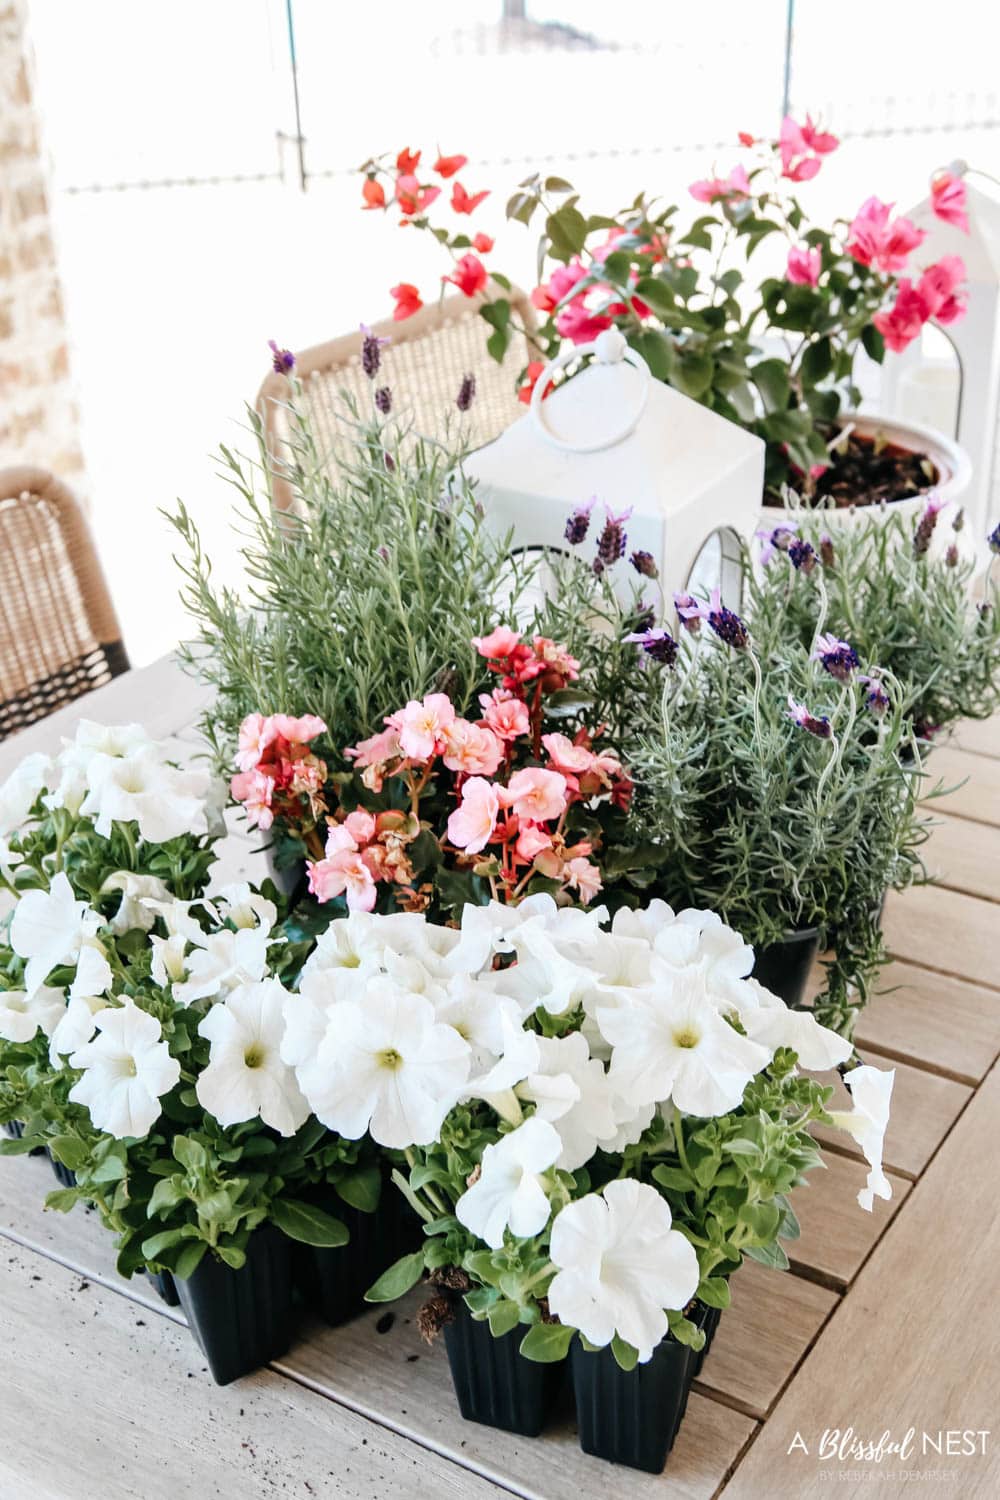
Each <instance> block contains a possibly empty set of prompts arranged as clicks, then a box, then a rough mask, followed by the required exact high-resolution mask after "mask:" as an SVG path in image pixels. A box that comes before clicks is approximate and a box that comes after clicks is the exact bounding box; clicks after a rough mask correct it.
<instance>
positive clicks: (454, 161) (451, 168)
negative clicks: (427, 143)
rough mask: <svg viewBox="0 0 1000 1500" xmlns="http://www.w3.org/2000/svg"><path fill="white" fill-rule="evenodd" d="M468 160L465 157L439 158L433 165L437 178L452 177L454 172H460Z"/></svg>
mask: <svg viewBox="0 0 1000 1500" xmlns="http://www.w3.org/2000/svg"><path fill="white" fill-rule="evenodd" d="M468 160H469V158H468V157H467V156H439V157H438V159H437V161H436V162H435V163H434V170H435V172H436V173H437V174H438V176H439V177H454V175H455V173H456V172H461V170H462V168H463V167H464V166H465V164H466V162H467V161H468Z"/></svg>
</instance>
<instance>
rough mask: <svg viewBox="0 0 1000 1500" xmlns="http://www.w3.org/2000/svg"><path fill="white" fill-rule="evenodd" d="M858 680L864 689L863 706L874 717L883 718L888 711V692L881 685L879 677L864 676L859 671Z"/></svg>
mask: <svg viewBox="0 0 1000 1500" xmlns="http://www.w3.org/2000/svg"><path fill="white" fill-rule="evenodd" d="M858 681H859V682H860V683H861V684H862V685H863V687H864V689H865V707H866V708H867V710H868V712H869V713H870V714H873V715H874V716H875V718H876V719H883V718H885V715H886V714H887V713H888V712H889V709H890V707H891V705H890V703H889V694H888V693H887V692H886V690H885V688H884V687H883V686H882V683H881V681H880V680H879V678H877V677H865V676H864V675H862V674H861V673H859V674H858Z"/></svg>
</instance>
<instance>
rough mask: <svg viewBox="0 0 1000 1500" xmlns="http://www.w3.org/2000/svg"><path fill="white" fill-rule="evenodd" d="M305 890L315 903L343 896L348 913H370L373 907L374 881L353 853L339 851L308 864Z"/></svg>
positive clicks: (359, 856)
mask: <svg viewBox="0 0 1000 1500" xmlns="http://www.w3.org/2000/svg"><path fill="white" fill-rule="evenodd" d="M309 889H310V891H311V892H312V894H313V895H314V896H315V897H316V900H317V901H332V900H333V899H334V897H335V896H343V895H345V894H346V896H347V906H348V910H349V911H371V909H372V907H373V906H374V905H375V897H376V891H375V881H374V880H373V879H372V873H371V871H370V870H369V868H368V866H367V865H366V864H365V862H364V860H363V859H362V858H361V855H360V854H358V853H357V851H356V850H353V851H352V850H350V849H341V850H340V851H339V852H338V853H336V854H334V855H333V857H332V858H330V859H324V860H321V861H320V862H319V863H318V864H311V865H310V866H309Z"/></svg>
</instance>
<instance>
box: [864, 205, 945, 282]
mask: <svg viewBox="0 0 1000 1500" xmlns="http://www.w3.org/2000/svg"><path fill="white" fill-rule="evenodd" d="M892 208H893V205H892V204H891V203H883V202H882V201H881V200H880V199H879V198H866V199H865V201H864V203H863V204H862V205H861V207H860V208H859V210H858V212H857V214H856V215H855V216H854V219H853V220H852V221H851V225H850V228H849V229H848V231H847V243H846V245H845V247H844V248H845V249H846V251H847V253H848V255H850V256H851V257H852V258H853V259H854V260H856V261H857V262H858V264H859V265H862V266H874V267H875V268H876V270H879V271H884V272H886V273H887V274H889V275H892V274H894V273H895V272H897V271H901V270H902V269H903V267H904V266H905V265H906V262H907V260H908V259H909V257H910V255H911V254H912V253H913V251H914V250H916V248H917V246H918V245H921V244H923V242H924V240H925V239H926V237H927V231H926V230H925V229H918V228H917V226H916V225H915V224H914V223H913V222H912V221H911V220H910V219H897V220H896V221H895V223H894V224H890V222H889V219H890V215H891V213H892Z"/></svg>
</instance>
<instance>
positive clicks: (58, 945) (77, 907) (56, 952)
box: [10, 870, 101, 995]
mask: <svg viewBox="0 0 1000 1500" xmlns="http://www.w3.org/2000/svg"><path fill="white" fill-rule="evenodd" d="M100 925H101V919H100V917H99V916H98V915H97V913H96V912H93V911H90V910H89V908H88V907H87V903H86V902H85V901H78V900H77V898H76V896H75V895H74V892H73V887H72V886H71V885H70V883H69V880H68V879H67V878H66V875H65V874H64V873H63V871H62V870H60V871H59V873H58V875H55V876H53V879H52V884H51V885H50V886H49V889H48V890H47V891H25V893H24V895H23V896H22V897H21V899H20V901H19V902H18V903H17V906H16V907H15V908H14V915H13V918H12V919H11V924H10V945H11V947H12V948H13V950H14V952H15V953H16V954H17V955H18V957H19V958H26V959H27V960H28V963H27V966H26V968H25V972H24V980H25V989H26V990H27V992H28V994H29V995H32V994H34V992H35V990H37V989H38V987H39V986H40V985H41V984H43V983H44V982H45V980H46V979H47V978H48V976H49V975H50V974H51V972H52V970H53V969H55V968H56V967H58V965H59V964H68V963H72V962H73V960H74V959H75V958H76V956H77V954H78V953H79V951H80V945H81V943H83V941H84V939H85V938H88V937H92V936H93V934H94V933H95V932H96V931H97V929H98V927H99V926H100Z"/></svg>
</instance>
